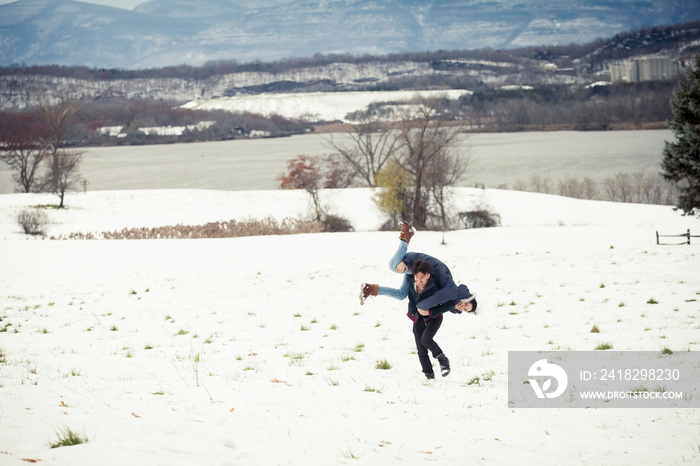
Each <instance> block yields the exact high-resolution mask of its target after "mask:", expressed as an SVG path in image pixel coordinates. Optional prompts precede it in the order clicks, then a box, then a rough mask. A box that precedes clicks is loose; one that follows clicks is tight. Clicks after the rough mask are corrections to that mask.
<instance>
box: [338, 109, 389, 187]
mask: <svg viewBox="0 0 700 466" xmlns="http://www.w3.org/2000/svg"><path fill="white" fill-rule="evenodd" d="M326 143H327V147H328V148H329V149H331V150H334V151H336V152H337V153H338V154H340V155H341V156H342V157H344V158H345V159H346V160H347V161H348V162H350V164H352V166H353V167H354V169H355V171H356V172H357V173H358V175H359V177H360V178H362V179H363V180H364V181H365V182H366V183H367V185H368V186H370V187H374V186H376V181H375V176H376V174H377V172H378V171H379V170H381V169H382V167H383V166H384V164H386V162H387V161H388V160H389V159H390V158H391V157H392V156H393V155H394V152H395V150H396V144H397V140H396V134H395V132H394V124H392V123H390V122H386V121H382V120H380V119H379V118H378V117H376V116H374V115H372V114H370V113H369V112H366V113H364V114H363V115H362V117H361V121H360V122H359V123H356V124H352V125H349V129H348V131H346V132H345V133H344V137H343V138H342V139H341V140H337V139H336V138H335V136H334V135H333V133H331V134H330V136H329V137H328V139H327V140H326Z"/></svg>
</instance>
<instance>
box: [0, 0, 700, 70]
mask: <svg viewBox="0 0 700 466" xmlns="http://www.w3.org/2000/svg"><path fill="white" fill-rule="evenodd" d="M241 3H247V2H241V1H238V2H236V1H234V0H231V1H228V0H189V1H187V0H152V1H149V2H146V3H143V4H141V5H140V6H138V7H136V8H135V9H134V10H123V9H119V8H110V7H104V6H99V5H94V4H89V3H83V2H76V1H72V0H19V1H17V2H15V3H10V4H6V5H0V66H11V65H35V64H37V65H45V64H55V65H66V66H71V65H83V66H88V67H94V68H108V69H109V68H124V69H142V68H155V67H163V66H174V65H180V64H189V65H195V66H198V65H202V64H204V63H206V62H209V61H215V60H236V61H238V62H254V61H258V60H260V61H271V60H278V59H283V58H292V57H311V56H313V55H314V54H317V53H321V54H351V55H363V54H373V55H377V54H391V53H402V52H420V51H435V50H464V49H480V48H493V49H508V48H517V47H525V46H538V45H568V44H571V43H586V42H590V41H592V40H594V39H596V38H603V37H611V36H613V35H615V34H617V33H619V32H622V31H628V30H632V29H639V28H642V27H648V26H658V25H671V24H678V23H684V22H690V21H695V20H698V19H700V1H696V0H615V1H613V0H518V1H516V0H489V1H485V0H298V1H292V2H287V3H280V4H277V5H274V6H262V7H258V8H256V7H250V8H246V7H244V6H241ZM250 3H253V2H250ZM266 5H269V3H266Z"/></svg>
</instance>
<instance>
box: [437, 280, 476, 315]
mask: <svg viewBox="0 0 700 466" xmlns="http://www.w3.org/2000/svg"><path fill="white" fill-rule="evenodd" d="M457 291H458V293H457V299H454V300H452V301H447V302H445V303H442V304H440V305H438V306H436V307H433V308H431V309H430V318H433V317H437V316H439V315H442V314H444V313H445V312H448V311H449V312H453V313H455V314H461V312H460V311H458V310H457V308H455V306H456V305H457V303H459V301H460V300H462V299H466V298H469V297H471V295H472V294H471V292H470V291H469V288H467V285H459V286H458V287H457Z"/></svg>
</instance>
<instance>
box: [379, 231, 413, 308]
mask: <svg viewBox="0 0 700 466" xmlns="http://www.w3.org/2000/svg"><path fill="white" fill-rule="evenodd" d="M406 251H408V243H407V242H405V241H401V240H399V247H398V248H397V249H396V252H395V253H394V255H393V256H391V259H390V260H389V269H391V271H392V272H396V266H398V265H399V264H400V263H401V262H402V261H403V258H404V256H406ZM409 272H410V271H408V270H407V271H406V272H404V277H403V281H402V282H401V287H400V288H398V289H396V288H389V287H386V286H380V287H379V290H378V291H377V295H379V296H389V297H390V298H394V299H398V300H399V301H401V300H402V299H404V298H406V296H408V287H409V286H410V285H409V283H408V278H406V276H405V275H406V274H408V273H409Z"/></svg>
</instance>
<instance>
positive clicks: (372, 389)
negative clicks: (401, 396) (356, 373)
mask: <svg viewBox="0 0 700 466" xmlns="http://www.w3.org/2000/svg"><path fill="white" fill-rule="evenodd" d="M365 391H366V392H372V393H383V392H384V388H376V387H370V386H369V385H365Z"/></svg>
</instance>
